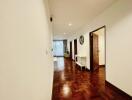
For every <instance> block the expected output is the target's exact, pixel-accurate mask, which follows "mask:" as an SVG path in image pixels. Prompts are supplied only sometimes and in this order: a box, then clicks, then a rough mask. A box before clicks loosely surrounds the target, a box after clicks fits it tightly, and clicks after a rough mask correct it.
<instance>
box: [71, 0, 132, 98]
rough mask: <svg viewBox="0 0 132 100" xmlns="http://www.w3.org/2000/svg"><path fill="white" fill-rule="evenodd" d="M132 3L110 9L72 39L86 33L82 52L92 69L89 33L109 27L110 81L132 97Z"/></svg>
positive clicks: (122, 2) (131, 0)
mask: <svg viewBox="0 0 132 100" xmlns="http://www.w3.org/2000/svg"><path fill="white" fill-rule="evenodd" d="M131 4H132V0H118V1H117V2H116V3H114V4H113V5H112V6H111V7H110V8H108V9H106V10H105V11H104V12H103V13H102V14H100V15H99V16H97V17H96V19H95V20H94V21H92V22H91V23H90V24H88V25H86V26H85V27H83V28H82V30H80V31H79V32H77V34H76V36H75V35H73V37H70V38H69V40H72V39H74V38H76V37H79V36H80V35H81V34H82V33H85V34H84V37H85V43H84V45H83V46H81V47H80V48H78V49H79V53H85V54H86V56H87V57H88V60H87V62H88V66H87V67H88V68H89V32H91V31H93V30H95V29H97V28H99V27H101V26H104V25H106V30H107V31H106V34H107V35H106V80H107V81H109V82H110V83H112V84H113V85H115V86H117V87H118V88H120V89H122V90H123V91H125V92H126V93H128V94H129V95H132V88H131V84H132V78H131V77H130V76H131V73H132V67H131V66H132V65H131V59H132V52H131V51H132V34H131V33H132V28H131V27H132V5H131Z"/></svg>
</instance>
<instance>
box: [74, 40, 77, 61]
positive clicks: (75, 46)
mask: <svg viewBox="0 0 132 100" xmlns="http://www.w3.org/2000/svg"><path fill="white" fill-rule="evenodd" d="M76 55H77V39H75V40H74V60H76V61H77V58H76Z"/></svg>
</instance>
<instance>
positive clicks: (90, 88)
mask: <svg viewBox="0 0 132 100" xmlns="http://www.w3.org/2000/svg"><path fill="white" fill-rule="evenodd" d="M52 100H130V98H127V97H124V96H123V95H121V94H119V93H117V92H116V91H114V90H112V89H111V88H110V87H109V85H108V84H106V83H105V69H104V67H101V68H100V69H99V70H97V71H95V72H89V71H85V70H83V71H81V70H80V68H79V67H77V66H76V65H75V63H74V61H71V59H68V58H67V59H64V58H63V57H59V58H56V61H55V62H54V81H53V93H52Z"/></svg>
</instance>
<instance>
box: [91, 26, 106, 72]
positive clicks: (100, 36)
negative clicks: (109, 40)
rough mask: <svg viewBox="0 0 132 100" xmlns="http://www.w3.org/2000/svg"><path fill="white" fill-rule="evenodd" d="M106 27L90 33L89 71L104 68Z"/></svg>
mask: <svg viewBox="0 0 132 100" xmlns="http://www.w3.org/2000/svg"><path fill="white" fill-rule="evenodd" d="M105 42H106V26H103V27H100V28H98V29H96V30H94V31H92V32H90V70H91V71H95V70H97V69H99V68H100V67H105V64H106V63H105V62H106V61H105V55H106V52H105V46H106V43H105Z"/></svg>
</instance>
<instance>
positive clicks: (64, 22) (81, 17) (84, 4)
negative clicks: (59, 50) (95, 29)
mask: <svg viewBox="0 0 132 100" xmlns="http://www.w3.org/2000/svg"><path fill="white" fill-rule="evenodd" d="M115 1H116V0H49V4H50V10H51V16H52V17H53V32H54V35H59V34H60V35H62V34H64V33H66V34H72V33H75V32H76V31H77V30H79V29H80V28H81V27H82V26H83V25H85V24H88V22H90V21H91V20H92V19H94V18H95V17H96V16H97V15H99V14H100V13H101V12H103V11H104V10H105V9H106V8H108V7H109V6H110V5H111V4H112V3H113V2H115ZM70 23H71V24H72V25H71V26H69V25H68V24H70Z"/></svg>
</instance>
